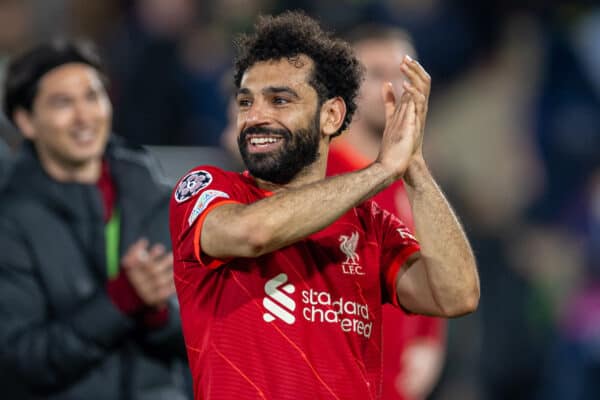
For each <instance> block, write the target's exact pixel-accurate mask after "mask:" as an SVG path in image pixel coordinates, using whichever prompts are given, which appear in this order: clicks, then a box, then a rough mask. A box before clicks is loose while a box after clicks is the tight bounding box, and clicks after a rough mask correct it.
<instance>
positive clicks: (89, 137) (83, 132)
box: [70, 129, 98, 146]
mask: <svg viewBox="0 0 600 400" xmlns="http://www.w3.org/2000/svg"><path fill="white" fill-rule="evenodd" d="M70 136H71V139H73V141H74V142H75V143H76V144H77V145H80V146H87V145H90V144H93V143H94V142H95V141H96V137H97V136H98V135H96V133H95V132H94V130H93V129H78V130H75V131H71V135H70Z"/></svg>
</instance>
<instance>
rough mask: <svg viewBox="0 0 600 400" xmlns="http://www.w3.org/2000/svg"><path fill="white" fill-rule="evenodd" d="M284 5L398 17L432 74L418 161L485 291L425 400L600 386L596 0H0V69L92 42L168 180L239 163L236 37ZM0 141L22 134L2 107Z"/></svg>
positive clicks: (560, 395)
mask: <svg viewBox="0 0 600 400" xmlns="http://www.w3.org/2000/svg"><path fill="white" fill-rule="evenodd" d="M286 9H303V10H305V11H306V12H307V13H308V14H310V15H312V16H315V17H317V18H318V19H320V20H321V21H322V23H323V24H324V26H326V27H327V28H328V29H330V30H334V31H336V32H338V33H344V32H345V31H347V30H349V29H350V28H353V27H355V26H356V25H358V24H361V23H373V22H378V23H384V24H391V25H395V26H399V27H402V28H404V29H406V30H408V31H409V32H410V33H411V34H412V35H413V36H414V39H415V42H416V46H417V51H418V53H419V55H420V60H421V62H422V64H423V65H424V66H425V68H426V69H427V70H428V71H429V72H430V73H431V75H432V77H433V84H434V86H433V89H432V98H431V104H430V115H429V120H428V128H427V134H426V157H427V159H428V161H429V163H430V165H431V168H432V170H433V172H434V175H435V176H436V177H437V179H438V180H439V182H440V183H441V185H442V186H443V188H444V190H445V191H446V193H447V194H448V196H449V197H450V198H451V200H452V201H453V204H454V206H455V208H457V210H458V212H459V214H460V216H461V217H462V220H463V223H464V225H465V228H466V230H467V232H468V234H469V236H470V238H471V240H472V243H473V245H474V248H475V251H476V255H477V257H478V261H479V267H480V274H481V280H482V300H481V304H480V308H479V310H478V311H477V312H476V313H475V314H474V315H471V316H469V317H466V318H461V319H458V320H453V321H451V322H450V326H449V341H448V346H449V347H448V355H447V360H446V364H445V368H444V372H443V376H442V379H441V381H440V382H439V384H438V386H437V388H436V390H435V392H434V394H433V395H432V396H431V398H432V399H435V400H439V399H462V400H471V399H473V400H478V399H482V400H483V399H528V400H529V399H544V400H546V399H569V400H570V399H598V398H600V6H598V5H597V2H595V1H583V0H581V1H577V0H573V1H566V0H564V1H541V0H537V1H535V0H529V1H528V0H524V1H510V0H505V1H500V0H492V1H486V2H484V1H474V0H462V1H460V0H456V1H443V0H338V1H317V0H297V1H292V0H289V1H275V0H219V1H217V0H213V1H208V0H202V1H201V0H2V1H0V67H2V66H4V65H5V63H6V60H7V58H8V57H10V56H11V55H12V54H14V53H16V52H19V51H20V50H22V49H24V48H26V47H27V46H28V45H30V44H32V43H35V42H37V41H39V40H42V39H44V38H47V37H49V36H52V35H64V34H67V35H76V36H85V37H88V38H91V39H93V40H94V41H95V42H96V43H97V44H98V45H99V46H100V47H101V49H102V51H103V55H104V57H105V59H106V61H107V64H108V70H109V74H110V78H111V81H112V85H111V88H110V93H111V97H112V100H113V102H114V109H115V119H114V131H115V132H117V133H118V134H120V135H122V136H124V137H126V138H128V139H129V141H131V142H133V143H137V144H141V145H148V146H150V149H151V150H152V151H154V152H155V153H156V154H157V155H158V157H159V159H160V160H161V161H162V162H163V167H164V168H165V171H166V172H167V175H168V176H169V177H170V178H171V179H174V178H175V177H176V176H178V175H180V174H181V173H183V172H185V170H186V169H187V168H190V167H192V166H193V165H195V164H201V163H215V164H217V165H221V166H225V167H228V168H237V166H236V164H235V161H234V160H231V159H229V158H228V156H227V153H225V152H224V151H223V150H222V149H221V148H220V147H221V133H222V132H223V130H224V129H225V126H226V123H227V102H228V96H229V91H230V88H231V83H230V73H229V71H230V68H231V60H232V46H231V37H232V35H233V34H235V33H237V32H241V31H245V30H248V29H249V28H250V27H251V25H252V23H253V21H254V19H255V17H256V15H257V14H258V13H276V12H279V11H283V10H286ZM0 75H1V73H0ZM0 136H1V137H2V138H3V139H4V140H5V141H6V142H7V143H8V145H9V147H11V148H13V149H14V148H15V147H16V146H17V144H18V141H19V137H18V134H16V133H15V131H14V130H13V128H12V127H11V126H10V125H9V124H8V123H7V122H6V120H2V121H0ZM182 146H185V147H182Z"/></svg>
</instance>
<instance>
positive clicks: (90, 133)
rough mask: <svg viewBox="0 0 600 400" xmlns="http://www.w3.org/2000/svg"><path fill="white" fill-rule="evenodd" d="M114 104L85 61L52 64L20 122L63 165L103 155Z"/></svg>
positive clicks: (44, 156) (42, 151) (47, 156)
mask: <svg viewBox="0 0 600 400" xmlns="http://www.w3.org/2000/svg"><path fill="white" fill-rule="evenodd" d="M111 113H112V109H111V106H110V102H109V99H108V96H107V94H106V91H105V89H104V85H103V84H102V81H101V79H100V76H99V74H98V72H97V71H96V70H95V69H94V68H92V67H90V66H88V65H86V64H82V63H72V64H65V65H62V66H60V67H57V68H55V69H53V70H50V71H49V72H48V73H46V74H45V75H44V76H43V77H42V78H41V79H40V81H39V84H38V91H37V95H36V97H35V99H34V102H33V106H32V110H31V112H26V113H25V117H24V118H23V119H19V118H17V123H18V124H19V127H20V128H21V130H22V131H23V133H24V135H25V136H26V137H27V138H29V139H31V140H32V141H33V142H34V144H35V147H36V149H37V151H38V154H39V155H40V159H41V160H42V162H46V163H50V164H52V167H53V168H55V169H56V168H59V169H61V170H63V171H70V170H77V169H81V168H86V167H87V166H89V164H90V163H98V162H100V161H101V159H102V155H103V153H104V149H105V147H106V143H107V140H108V136H109V132H110V121H111Z"/></svg>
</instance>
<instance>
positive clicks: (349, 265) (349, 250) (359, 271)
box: [339, 232, 365, 275]
mask: <svg viewBox="0 0 600 400" xmlns="http://www.w3.org/2000/svg"><path fill="white" fill-rule="evenodd" d="M358 238H359V236H358V232H352V234H351V235H350V236H348V235H340V238H339V242H340V250H341V251H342V253H344V255H345V256H346V261H344V262H343V263H342V272H343V273H344V274H346V275H364V274H365V273H364V272H363V267H362V266H360V264H359V263H358V262H359V261H360V257H359V256H358V254H357V253H356V246H357V245H358Z"/></svg>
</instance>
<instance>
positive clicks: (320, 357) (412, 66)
mask: <svg viewBox="0 0 600 400" xmlns="http://www.w3.org/2000/svg"><path fill="white" fill-rule="evenodd" d="M238 46H239V55H238V58H237V60H236V73H235V82H236V85H237V87H238V92H237V104H238V115H237V130H238V133H239V139H238V144H239V148H240V152H241V154H242V157H243V160H244V162H245V164H246V166H247V168H248V171H247V172H245V173H242V174H235V173H230V172H225V171H222V170H219V169H217V168H214V167H211V166H199V167H197V168H194V169H193V170H191V171H190V172H189V173H187V174H186V175H185V176H184V177H183V178H182V179H181V180H180V182H179V183H178V184H177V186H176V188H175V190H174V193H173V197H172V200H171V238H172V242H173V248H174V259H175V283H176V288H177V294H178V297H179V299H180V304H181V315H182V323H183V327H184V335H185V338H186V345H187V349H188V358H189V362H190V366H191V368H192V373H193V377H194V390H195V397H196V399H203V398H210V399H231V398H239V399H255V398H263V399H315V398H318V399H330V398H331V399H374V398H378V397H379V396H380V393H381V357H382V347H381V308H382V302H389V303H392V304H395V305H396V306H398V307H403V308H404V309H406V310H408V311H410V312H413V313H421V314H428V315H437V316H443V317H454V316H459V315H463V314H466V313H469V312H472V311H473V310H475V308H476V307H477V303H478V300H479V281H478V276H477V270H476V265H475V260H474V257H473V254H472V252H471V249H470V247H469V244H468V241H467V239H466V237H465V235H464V233H463V231H462V229H461V227H460V224H459V223H458V221H457V219H456V217H455V215H454V214H453V212H452V211H451V209H450V207H449V206H448V204H447V202H446V200H445V199H444V197H443V195H442V193H441V192H440V190H439V188H438V187H437V185H436V184H435V182H434V180H433V178H432V177H431V175H430V173H429V172H428V169H427V167H426V164H425V161H424V159H423V155H422V151H421V143H422V135H423V130H424V124H425V117H426V111H427V99H428V95H429V87H430V80H429V76H428V75H427V73H426V72H425V71H424V70H423V68H422V67H421V66H420V65H419V64H418V63H417V62H415V61H413V60H411V59H409V58H406V59H405V60H404V61H403V67H402V68H403V70H405V74H406V76H407V79H408V82H407V83H405V84H404V89H405V90H404V94H403V95H402V97H401V98H400V99H397V98H395V96H394V94H393V93H394V92H393V88H392V86H391V84H384V85H383V87H382V96H383V99H384V103H385V109H386V126H385V129H384V132H383V136H382V142H381V147H380V151H379V156H378V157H377V159H376V161H375V162H373V163H371V164H370V165H368V166H367V167H366V168H364V169H362V170H360V171H356V172H352V173H348V174H342V175H338V176H335V177H332V178H327V179H325V170H326V164H327V155H328V151H329V145H330V141H331V140H332V138H334V137H335V136H337V135H339V134H340V133H341V132H342V131H343V130H344V129H345V128H346V127H347V126H348V124H349V122H350V120H351V119H352V115H353V113H354V111H355V109H356V103H355V97H356V94H357V92H358V89H359V86H360V82H361V76H362V68H361V66H360V64H359V62H358V61H357V59H356V57H355V56H354V54H353V52H352V50H351V49H350V47H349V45H348V44H347V43H345V42H343V41H340V40H338V39H335V38H333V37H332V36H331V35H329V34H327V33H325V32H323V31H322V30H321V28H320V27H319V25H318V24H317V23H316V22H315V21H314V20H312V19H310V18H308V17H307V16H305V15H303V14H301V13H293V12H288V13H284V14H282V15H280V16H276V17H263V18H261V19H260V20H259V21H258V23H257V25H256V27H255V32H254V33H253V34H251V35H249V36H244V37H242V38H240V40H239V41H238ZM398 179H403V180H404V182H405V185H406V187H407V191H408V195H409V199H410V203H411V207H412V212H413V215H414V224H415V231H416V235H417V237H419V239H420V241H419V242H417V240H416V239H415V237H414V236H413V235H412V234H411V233H410V232H409V231H408V229H407V228H406V226H405V225H404V224H403V223H402V222H401V221H400V220H398V219H397V218H396V217H394V216H392V215H391V214H389V213H387V212H385V211H382V210H381V209H380V208H379V207H378V206H377V205H376V204H375V203H373V202H371V201H366V202H365V200H366V199H368V198H370V197H372V196H373V195H374V194H376V193H378V192H380V191H381V190H383V189H384V188H386V187H388V186H389V185H390V184H392V183H393V182H394V181H396V180H398Z"/></svg>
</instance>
